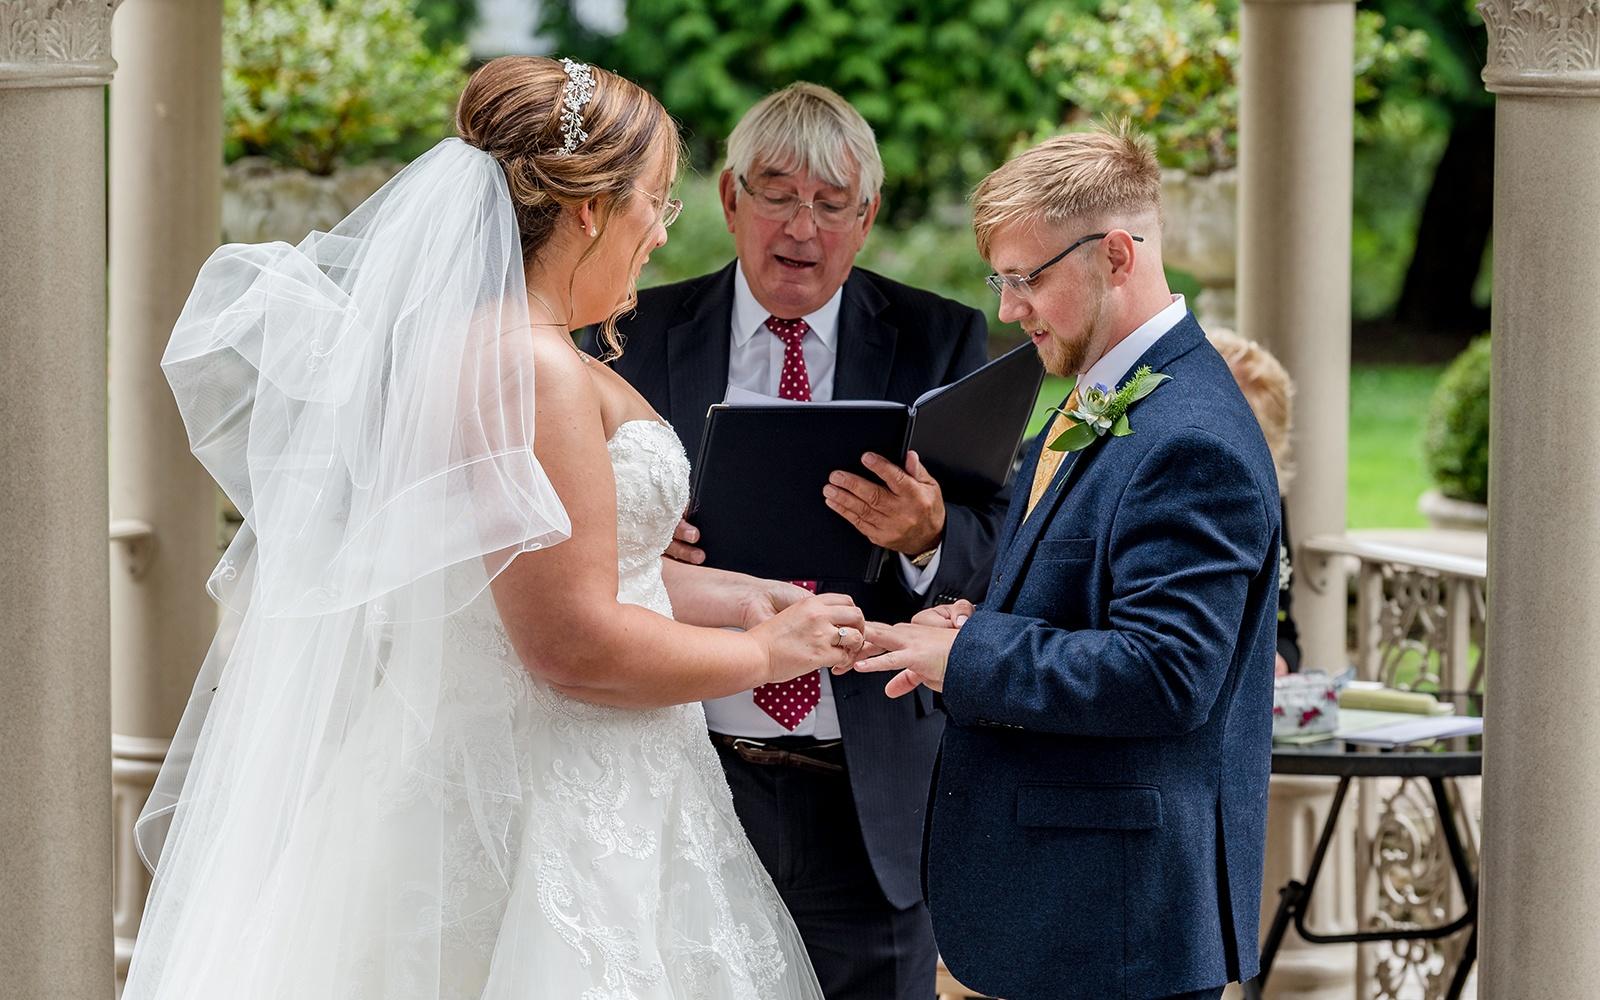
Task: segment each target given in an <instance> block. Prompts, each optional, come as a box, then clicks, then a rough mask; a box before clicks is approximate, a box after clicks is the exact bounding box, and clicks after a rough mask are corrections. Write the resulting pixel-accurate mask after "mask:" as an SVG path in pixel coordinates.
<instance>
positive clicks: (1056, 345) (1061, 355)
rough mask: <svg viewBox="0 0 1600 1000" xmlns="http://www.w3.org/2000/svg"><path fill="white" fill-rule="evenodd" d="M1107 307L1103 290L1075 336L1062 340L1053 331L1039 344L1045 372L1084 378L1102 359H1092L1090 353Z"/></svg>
mask: <svg viewBox="0 0 1600 1000" xmlns="http://www.w3.org/2000/svg"><path fill="white" fill-rule="evenodd" d="M1105 304H1106V296H1105V291H1104V289H1101V290H1100V291H1099V292H1098V294H1096V295H1095V298H1094V307H1093V308H1092V309H1091V310H1090V312H1089V315H1088V316H1086V317H1084V320H1083V323H1082V324H1081V326H1080V327H1079V329H1078V332H1077V334H1076V335H1075V336H1072V337H1058V336H1057V335H1056V331H1055V330H1051V331H1050V336H1048V337H1046V338H1045V339H1044V340H1043V341H1042V342H1041V343H1040V344H1039V360H1040V361H1042V362H1043V363H1044V370H1045V371H1047V372H1049V373H1050V374H1051V375H1055V376H1058V377H1060V378H1066V377H1067V376H1069V375H1081V374H1082V373H1083V372H1084V371H1085V370H1086V369H1087V368H1088V367H1089V364H1088V363H1092V361H1098V360H1100V359H1099V358H1098V357H1096V358H1093V359H1091V358H1090V357H1089V350H1090V347H1091V345H1092V344H1093V343H1094V341H1095V330H1096V328H1097V327H1099V325H1100V314H1101V313H1102V312H1103V311H1104V310H1105Z"/></svg>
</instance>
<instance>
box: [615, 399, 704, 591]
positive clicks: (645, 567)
mask: <svg viewBox="0 0 1600 1000" xmlns="http://www.w3.org/2000/svg"><path fill="white" fill-rule="evenodd" d="M606 450H607V451H608V452H609V453H610V455H611V468H612V471H613V473H614V474H615V475H616V479H617V598H618V600H621V601H625V602H627V603H629V604H638V605H642V606H644V607H647V608H649V609H650V610H652V611H658V612H660V613H662V614H664V615H671V614H672V602H671V601H670V600H669V599H668V598H667V591H666V586H665V584H663V583H662V580H661V553H663V552H665V551H666V548H667V545H668V544H670V543H671V542H672V532H673V529H675V528H676V527H677V526H678V519H679V518H680V517H682V516H683V509H684V507H685V506H686V505H687V504H688V503H689V458H688V456H687V455H685V454H684V453H683V445H682V444H681V443H680V442H679V441H678V435H677V434H676V433H675V432H674V431H673V430H672V428H671V427H669V426H667V425H666V424H664V423H661V422H660V421H658V420H629V421H627V422H626V423H624V424H622V425H621V426H619V427H618V428H617V429H616V432H615V433H614V434H612V435H611V440H610V441H608V442H606Z"/></svg>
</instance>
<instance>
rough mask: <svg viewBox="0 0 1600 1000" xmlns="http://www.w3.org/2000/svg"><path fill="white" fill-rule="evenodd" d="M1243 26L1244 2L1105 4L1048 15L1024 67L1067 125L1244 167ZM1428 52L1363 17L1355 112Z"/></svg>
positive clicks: (1423, 42)
mask: <svg viewBox="0 0 1600 1000" xmlns="http://www.w3.org/2000/svg"><path fill="white" fill-rule="evenodd" d="M1238 19H1239V8H1238V0H1107V2H1105V3H1103V4H1102V5H1101V6H1100V7H1099V8H1098V10H1096V11H1093V12H1084V11H1066V10H1063V11H1059V12H1057V13H1056V14H1055V15H1054V16H1052V17H1051V18H1050V19H1049V20H1048V22H1047V24H1046V28H1045V37H1044V39H1043V40H1042V41H1041V42H1040V44H1039V45H1038V46H1037V47H1035V49H1034V50H1033V51H1032V53H1030V55H1029V59H1028V64H1029V66H1030V67H1031V68H1032V69H1033V71H1034V72H1035V73H1036V74H1038V75H1039V76H1040V77H1041V79H1045V80H1048V79H1051V78H1053V79H1055V80H1056V84H1055V90H1056V93H1057V95H1058V96H1059V97H1060V98H1061V100H1062V101H1063V102H1065V103H1066V104H1067V105H1068V106H1069V107H1068V109H1067V110H1066V113H1065V114H1064V115H1063V118H1064V119H1065V120H1066V121H1067V122H1068V123H1069V124H1072V123H1078V122H1082V121H1083V120H1084V119H1085V118H1087V117H1089V116H1112V117H1128V118H1131V119H1133V121H1134V122H1135V124H1137V125H1138V126H1139V127H1140V128H1141V129H1142V130H1143V131H1145V132H1146V133H1148V134H1149V135H1150V136H1151V137H1152V138H1153V139H1154V140H1155V143H1156V151H1157V155H1158V156H1159V157H1160V159H1161V162H1162V164H1163V165H1164V166H1168V167H1178V168H1181V169H1183V170H1186V171H1188V172H1189V173H1192V174H1209V173H1213V172H1215V171H1218V170H1225V169H1227V168H1229V167H1232V166H1234V165H1235V164H1236V163H1237V161H1238V147H1239V94H1238V65H1239V27H1238ZM1427 45H1428V38H1427V36H1426V35H1424V34H1422V33H1421V32H1416V31H1411V30H1409V29H1405V28H1390V29H1389V30H1388V31H1385V30H1384V19H1383V16H1382V15H1381V14H1378V13H1376V12H1375V11H1368V10H1363V11H1359V12H1357V14H1356V34H1355V73H1356V80H1355V99H1356V105H1357V108H1358V109H1364V108H1370V107H1371V106H1373V105H1375V104H1376V103H1377V99H1378V97H1379V95H1380V93H1381V88H1382V86H1383V83H1384V81H1385V80H1386V79H1387V78H1388V77H1390V76H1391V75H1392V74H1393V73H1395V72H1396V71H1397V69H1398V68H1399V67H1400V66H1402V65H1404V64H1405V63H1406V62H1408V61H1411V60H1416V59H1420V58H1422V57H1424V56H1425V55H1426V52H1427ZM1357 128H1358V132H1359V131H1360V129H1361V128H1362V125H1360V124H1358V127H1357ZM1051 131H1053V130H1051Z"/></svg>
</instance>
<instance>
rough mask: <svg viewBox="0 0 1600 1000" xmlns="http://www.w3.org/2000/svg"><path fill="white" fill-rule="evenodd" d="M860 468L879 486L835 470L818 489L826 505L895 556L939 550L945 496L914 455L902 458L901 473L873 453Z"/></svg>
mask: <svg viewBox="0 0 1600 1000" xmlns="http://www.w3.org/2000/svg"><path fill="white" fill-rule="evenodd" d="M861 464H862V465H864V466H866V467H867V468H868V469H869V470H871V471H872V472H873V473H874V474H876V475H877V477H878V478H879V479H880V480H882V482H881V483H875V482H873V481H872V480H870V479H864V478H862V477H861V476H858V475H855V474H854V473H850V472H845V471H843V470H838V471H835V472H834V473H833V474H832V475H831V476H829V477H828V485H827V486H824V487H823V488H822V496H823V498H824V499H825V500H826V501H827V504H828V506H829V507H830V508H832V510H833V511H834V512H835V513H837V514H838V515H839V516H840V517H842V518H844V519H845V520H846V521H849V522H850V523H851V524H853V525H855V527H856V530H857V531H859V532H861V533H862V534H863V535H866V536H867V539H868V540H869V541H871V542H872V544H874V545H881V546H883V547H884V548H886V549H889V550H891V551H893V552H899V553H901V554H903V555H908V556H914V555H918V554H920V553H923V552H926V551H928V550H929V549H931V548H933V547H934V546H936V545H938V544H939V540H940V539H941V538H943V537H944V492H943V491H942V490H941V489H940V488H939V483H938V482H937V481H936V480H935V479H934V478H933V477H932V476H930V475H928V470H927V469H925V468H923V466H922V461H921V459H919V458H918V457H917V453H916V452H914V451H913V452H907V453H906V467H905V468H904V469H902V468H900V466H898V465H896V464H894V463H893V462H891V461H889V460H888V459H887V458H884V457H883V456H882V455H876V454H873V453H872V452H868V453H867V454H865V455H862V456H861Z"/></svg>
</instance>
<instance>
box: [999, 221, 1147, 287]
mask: <svg viewBox="0 0 1600 1000" xmlns="http://www.w3.org/2000/svg"><path fill="white" fill-rule="evenodd" d="M1109 235H1111V234H1110V233H1090V234H1089V235H1088V236H1085V237H1083V238H1082V239H1077V240H1073V241H1072V245H1071V246H1069V247H1067V248H1066V249H1065V250H1063V251H1061V252H1060V253H1058V254H1056V255H1055V256H1054V257H1051V258H1050V259H1049V260H1047V261H1045V262H1044V263H1043V264H1040V265H1039V266H1038V267H1036V268H1034V269H1033V270H1032V271H1029V272H1028V273H1027V274H991V275H989V276H988V277H987V278H985V279H984V280H985V281H987V282H988V283H989V287H990V288H992V289H994V293H995V294H996V295H1003V294H1005V290H1006V289H1008V288H1009V289H1011V291H1012V292H1014V293H1015V294H1017V295H1027V294H1028V291H1029V290H1030V289H1031V288H1032V287H1033V283H1034V282H1035V281H1036V280H1038V278H1039V275H1041V274H1043V273H1044V270H1045V268H1047V267H1050V266H1051V265H1053V264H1056V263H1057V262H1059V261H1061V260H1063V259H1065V258H1066V256H1067V254H1069V253H1071V252H1072V251H1074V250H1076V249H1078V248H1079V247H1081V246H1083V245H1084V244H1085V243H1093V242H1094V241H1095V240H1103V239H1105V238H1106V237H1107V236H1109ZM1129 237H1130V238H1131V239H1132V240H1133V242H1135V243H1143V242H1144V237H1143V236H1133V234H1131V233H1130V234H1129Z"/></svg>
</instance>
